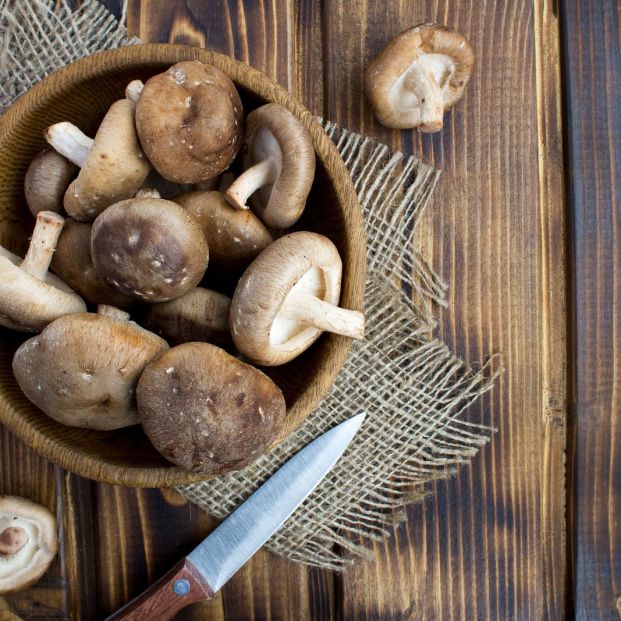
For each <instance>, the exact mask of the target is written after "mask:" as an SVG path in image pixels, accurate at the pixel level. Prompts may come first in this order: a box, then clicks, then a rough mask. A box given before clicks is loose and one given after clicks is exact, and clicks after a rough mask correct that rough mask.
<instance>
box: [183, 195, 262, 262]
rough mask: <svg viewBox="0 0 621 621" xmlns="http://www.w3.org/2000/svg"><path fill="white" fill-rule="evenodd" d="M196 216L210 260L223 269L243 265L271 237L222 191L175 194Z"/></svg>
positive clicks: (257, 220)
mask: <svg viewBox="0 0 621 621" xmlns="http://www.w3.org/2000/svg"><path fill="white" fill-rule="evenodd" d="M174 200H175V203H177V204H178V205H181V207H183V208H184V209H185V210H186V211H187V212H188V213H189V214H190V215H191V216H192V217H194V218H195V219H196V221H197V222H198V224H199V225H200V227H201V229H202V230H203V234H204V235H205V238H206V239H207V244H208V245H209V260H210V261H212V262H213V264H214V265H215V266H216V267H217V268H219V269H222V270H225V271H237V270H240V269H243V268H245V267H246V266H247V265H248V264H249V263H250V262H251V261H252V260H253V259H254V258H255V257H256V256H257V255H258V254H259V253H260V252H261V251H262V250H263V249H264V248H266V247H267V246H269V245H270V244H271V243H272V241H274V239H273V237H272V235H271V233H270V232H269V231H268V230H267V229H266V228H265V225H264V224H263V222H261V220H259V218H257V216H255V215H254V214H253V213H252V212H251V211H250V210H248V209H235V208H234V207H231V205H229V204H228V203H227V202H226V200H225V198H224V194H222V193H221V192H187V193H186V194H182V195H181V196H177V197H176V198H175V199H174Z"/></svg>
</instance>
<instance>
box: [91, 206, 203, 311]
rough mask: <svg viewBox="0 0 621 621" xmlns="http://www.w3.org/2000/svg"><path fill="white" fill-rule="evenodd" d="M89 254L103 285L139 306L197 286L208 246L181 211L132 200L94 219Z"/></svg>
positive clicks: (184, 211)
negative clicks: (132, 300)
mask: <svg viewBox="0 0 621 621" xmlns="http://www.w3.org/2000/svg"><path fill="white" fill-rule="evenodd" d="M91 255H92V257H93V264H94V265H95V269H96V270H97V273H99V274H101V275H102V276H103V278H104V279H105V280H106V282H107V283H108V284H109V285H111V286H113V287H115V288H116V289H118V290H119V291H121V292H123V293H124V294H126V295H129V296H132V297H133V298H134V299H137V300H142V301H143V302H165V301H167V300H171V299H173V298H177V297H180V296H182V295H183V294H184V293H186V292H187V291H189V290H190V289H193V288H194V287H195V286H196V285H197V284H198V283H199V282H200V280H201V278H202V277H203V275H204V274H205V270H206V269H207V263H208V261H209V248H208V246H207V242H206V241H205V237H204V235H203V232H202V231H201V228H200V226H199V225H198V223H197V222H196V220H194V218H193V217H192V216H190V215H189V214H188V213H187V211H186V210H185V209H182V208H181V207H179V205H177V204H176V203H173V202H171V201H167V200H163V199H157V198H134V199H130V200H126V201H121V202H120V203H116V205H112V206H111V207H108V209H106V210H105V211H104V212H103V213H102V214H100V215H99V217H98V218H97V220H95V222H94V223H93V229H92V231H91Z"/></svg>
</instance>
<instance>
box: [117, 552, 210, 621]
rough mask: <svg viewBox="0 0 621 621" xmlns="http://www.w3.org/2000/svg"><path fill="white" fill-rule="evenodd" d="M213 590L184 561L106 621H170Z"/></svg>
mask: <svg viewBox="0 0 621 621" xmlns="http://www.w3.org/2000/svg"><path fill="white" fill-rule="evenodd" d="M213 595H214V594H213V591H212V590H211V587H210V586H209V584H207V582H206V581H205V579H204V578H203V577H202V575H201V574H200V573H199V571H198V570H197V569H196V567H194V565H192V563H190V561H188V560H187V559H183V560H182V561H181V562H179V563H177V565H175V566H174V567H173V568H172V569H171V570H170V571H169V572H168V573H167V574H166V575H164V576H162V578H160V579H159V580H158V581H157V582H156V583H155V584H153V585H152V586H150V587H149V588H148V589H147V590H146V591H145V592H144V593H142V594H141V595H139V596H138V597H137V598H136V599H134V600H132V601H131V602H129V604H127V605H126V606H123V608H121V609H120V610H118V611H117V612H115V613H114V614H112V615H111V616H110V617H108V618H107V619H106V621H119V620H120V619H124V620H125V621H168V619H172V618H173V617H174V616H175V614H176V613H177V612H179V610H181V609H182V608H185V607H186V606H189V605H190V604H193V603H194V602H199V601H201V600H204V599H211V598H212V597H213Z"/></svg>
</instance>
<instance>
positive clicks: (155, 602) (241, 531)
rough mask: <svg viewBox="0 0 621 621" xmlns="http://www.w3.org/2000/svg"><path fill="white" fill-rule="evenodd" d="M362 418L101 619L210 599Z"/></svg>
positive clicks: (158, 619)
mask: <svg viewBox="0 0 621 621" xmlns="http://www.w3.org/2000/svg"><path fill="white" fill-rule="evenodd" d="M364 417H365V414H364V413H361V414H358V415H356V416H354V417H352V418H350V419H348V420H346V421H345V422H343V423H341V424H340V425H337V426H336V427H333V428H332V429H330V430H329V431H327V432H325V433H324V434H322V435H321V436H319V437H318V438H316V439H315V440H313V441H312V442H311V443H310V444H308V445H307V446H305V447H304V448H303V449H301V450H300V451H299V452H298V453H296V454H295V455H294V456H293V457H291V459H289V461H287V462H286V463H285V464H284V465H283V466H281V467H280V469H279V470H277V471H276V472H275V473H274V474H273V475H272V476H271V477H270V478H269V479H268V480H267V481H266V482H265V483H263V485H261V487H259V488H258V489H257V490H256V491H255V492H254V493H253V494H252V495H251V496H250V497H249V498H248V499H247V500H246V501H245V502H244V503H242V504H241V505H240V506H239V507H238V508H237V509H236V510H235V511H234V512H233V513H232V514H231V515H230V516H229V517H228V518H227V519H226V520H224V521H223V522H222V523H221V524H220V525H219V526H218V527H217V528H216V529H215V530H214V531H213V532H212V533H211V534H210V535H209V536H208V537H207V538H206V539H205V540H204V541H203V542H202V543H200V544H199V545H198V546H197V547H196V548H195V549H194V550H193V551H192V552H190V554H188V555H187V556H186V557H185V558H184V559H182V560H181V561H180V562H179V563H178V564H177V565H175V567H173V568H172V569H171V570H170V571H169V572H168V573H167V574H166V575H165V576H163V577H162V578H161V579H160V580H158V581H157V582H156V583H155V584H154V585H153V586H151V587H150V588H149V589H148V590H147V591H145V592H144V593H143V594H142V595H139V596H138V597H137V598H136V599H134V600H133V601H131V602H130V603H129V604H127V605H126V606H124V607H123V608H122V609H121V610H119V611H117V612H116V613H114V614H113V615H112V616H110V617H108V619H107V620H106V621H119V620H120V619H125V620H127V621H142V620H145V621H146V620H148V621H165V620H167V619H171V618H172V617H173V616H174V615H175V614H176V613H177V612H178V611H179V610H181V609H182V608H184V607H185V606H188V605H189V604H191V603H193V602H196V601H200V600H203V599H210V598H212V597H213V596H214V594H215V593H216V592H217V591H218V590H220V589H221V588H222V587H223V586H224V585H225V584H226V583H227V582H228V580H229V579H230V578H231V577H232V576H233V575H234V574H235V573H236V572H237V571H238V570H239V569H240V567H242V565H244V564H245V563H246V562H247V561H248V560H249V559H250V558H251V557H252V556H253V555H254V554H255V553H256V552H257V550H259V548H261V547H262V546H263V544H264V543H265V542H266V541H267V540H268V539H269V538H270V537H271V536H272V535H273V534H274V533H275V532H276V531H277V530H278V529H279V528H280V527H281V526H282V525H283V523H284V522H285V521H286V520H287V519H288V518H289V517H290V516H291V514H292V513H293V512H294V511H295V510H296V509H297V508H298V507H299V506H300V505H301V504H302V502H303V501H304V499H305V498H306V497H307V496H308V495H309V494H310V493H311V492H312V491H313V490H314V489H315V488H316V487H317V485H319V483H320V482H321V480H322V479H323V478H324V477H325V476H326V474H328V472H330V470H331V469H332V468H333V467H334V465H335V464H336V462H337V461H338V460H339V458H340V457H341V455H342V454H343V452H344V451H345V449H346V448H347V447H348V446H349V444H350V442H351V441H352V440H353V438H354V436H355V435H356V432H357V431H358V429H359V428H360V425H361V424H362V421H363V420H364Z"/></svg>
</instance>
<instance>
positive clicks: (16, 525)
mask: <svg viewBox="0 0 621 621" xmlns="http://www.w3.org/2000/svg"><path fill="white" fill-rule="evenodd" d="M9 529H15V530H18V529H19V531H21V532H19V533H17V532H16V533H15V537H19V543H18V544H17V545H13V546H11V548H8V547H7V548H6V549H7V551H8V550H9V549H14V548H17V549H14V551H13V552H10V553H5V552H2V551H0V581H2V580H3V579H6V578H9V577H11V576H12V575H13V573H14V572H15V571H16V567H15V564H16V562H17V561H19V565H20V566H21V567H26V566H28V565H30V563H31V562H32V561H33V559H34V558H35V556H36V554H37V551H38V550H39V543H38V540H39V536H38V532H39V525H38V524H37V523H36V522H35V521H33V520H29V519H26V518H23V517H18V516H14V515H10V514H0V539H7V540H8V537H7V536H4V537H3V535H4V534H5V533H6V532H7V531H8V530H9ZM24 540H25V541H24ZM18 557H19V558H18Z"/></svg>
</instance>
